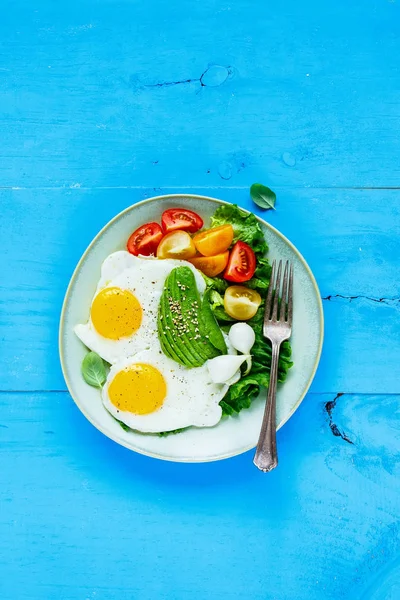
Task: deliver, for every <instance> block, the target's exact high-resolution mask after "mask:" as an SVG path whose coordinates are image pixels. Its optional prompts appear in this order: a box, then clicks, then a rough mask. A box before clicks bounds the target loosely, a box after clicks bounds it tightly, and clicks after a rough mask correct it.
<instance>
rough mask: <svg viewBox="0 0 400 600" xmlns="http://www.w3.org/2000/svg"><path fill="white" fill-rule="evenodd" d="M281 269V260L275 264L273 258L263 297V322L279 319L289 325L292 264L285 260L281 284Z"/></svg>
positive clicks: (291, 307) (274, 321)
mask: <svg viewBox="0 0 400 600" xmlns="http://www.w3.org/2000/svg"><path fill="white" fill-rule="evenodd" d="M282 270H283V261H282V260H280V261H279V262H278V266H277V263H276V260H274V262H273V263H272V272H271V279H270V282H269V287H268V293H267V297H266V299H265V318H264V322H265V323H276V322H278V321H279V322H281V323H288V325H291V324H292V317H293V265H292V264H291V263H290V261H288V260H287V261H286V263H285V268H284V271H283V283H282V286H281V278H282ZM278 313H279V319H278Z"/></svg>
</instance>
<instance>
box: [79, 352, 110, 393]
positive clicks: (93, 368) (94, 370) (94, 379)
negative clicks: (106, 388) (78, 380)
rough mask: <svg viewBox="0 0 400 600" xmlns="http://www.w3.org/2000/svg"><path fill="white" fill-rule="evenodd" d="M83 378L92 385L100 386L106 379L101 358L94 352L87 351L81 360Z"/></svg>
mask: <svg viewBox="0 0 400 600" xmlns="http://www.w3.org/2000/svg"><path fill="white" fill-rule="evenodd" d="M82 375H83V379H84V380H85V381H86V383H88V384H89V385H92V386H93V387H97V388H101V387H103V384H104V382H105V380H106V379H107V374H106V367H105V365H104V362H103V359H102V358H101V357H100V356H99V355H98V354H96V352H88V354H86V356H85V358H84V359H83V361H82Z"/></svg>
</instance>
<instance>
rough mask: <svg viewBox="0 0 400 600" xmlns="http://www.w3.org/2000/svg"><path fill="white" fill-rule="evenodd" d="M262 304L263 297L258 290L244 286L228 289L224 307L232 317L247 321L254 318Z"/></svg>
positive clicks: (233, 286) (232, 286)
mask: <svg viewBox="0 0 400 600" xmlns="http://www.w3.org/2000/svg"><path fill="white" fill-rule="evenodd" d="M260 304H261V296H260V294H259V293H258V292H257V291H256V290H251V289H250V288H247V287H245V286H244V285H231V286H229V287H228V288H226V291H225V296H224V307H225V310H226V312H227V313H228V315H229V316H230V317H233V318H234V319H237V320H238V321H247V320H248V319H251V318H252V317H254V315H255V314H256V312H257V309H258V307H259V306H260Z"/></svg>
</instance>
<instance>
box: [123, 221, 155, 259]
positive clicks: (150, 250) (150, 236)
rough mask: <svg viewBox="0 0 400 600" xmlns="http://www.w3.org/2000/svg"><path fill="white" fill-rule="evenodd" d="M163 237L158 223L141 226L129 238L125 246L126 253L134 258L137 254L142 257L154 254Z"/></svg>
mask: <svg viewBox="0 0 400 600" xmlns="http://www.w3.org/2000/svg"><path fill="white" fill-rule="evenodd" d="M163 235H164V234H163V231H162V229H161V227H160V226H159V224H158V223H147V224H146V225H142V226H141V227H139V228H138V229H136V231H134V232H133V233H132V235H131V236H130V238H129V240H128V243H127V245H126V246H127V248H128V252H130V253H131V254H134V255H135V256H138V255H139V254H143V256H150V255H151V254H155V253H156V250H157V247H158V244H159V243H160V241H161V239H162V237H163Z"/></svg>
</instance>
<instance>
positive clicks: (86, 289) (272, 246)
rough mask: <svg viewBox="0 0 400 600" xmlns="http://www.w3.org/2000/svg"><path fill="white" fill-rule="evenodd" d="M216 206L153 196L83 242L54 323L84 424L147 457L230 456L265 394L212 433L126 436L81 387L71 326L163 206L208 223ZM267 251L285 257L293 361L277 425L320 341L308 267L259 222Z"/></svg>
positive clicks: (308, 375)
mask: <svg viewBox="0 0 400 600" xmlns="http://www.w3.org/2000/svg"><path fill="white" fill-rule="evenodd" d="M220 204H227V203H225V202H222V201H221V200H216V199H214V198H208V197H205V196H194V195H190V194H187V195H186V194H178V195H170V196H159V197H157V198H150V199H149V200H145V201H143V202H139V203H138V204H135V205H133V206H131V207H130V208H127V209H126V210H124V211H123V212H121V213H120V214H119V215H117V216H116V217H115V218H114V219H112V220H111V221H110V222H109V223H108V224H107V225H106V226H105V227H104V228H103V229H102V231H100V233H99V234H98V235H97V236H96V237H95V239H94V240H93V242H92V243H91V244H90V246H89V247H88V249H87V250H86V252H85V253H84V255H83V256H82V258H81V260H80V261H79V263H78V266H77V267H76V269H75V272H74V274H73V276H72V279H71V282H70V284H69V287H68V290H67V293H66V296H65V300H64V306H63V310H62V314H61V323H60V340H59V343H60V357H61V365H62V369H63V373H64V377H65V381H66V383H67V386H68V389H69V391H70V393H71V396H72V397H73V399H74V400H75V402H76V404H77V406H78V407H79V409H80V410H81V411H82V413H83V414H84V415H85V416H86V418H87V419H88V420H89V421H90V422H91V423H92V424H93V425H94V426H95V427H97V429H99V431H101V432H102V433H104V434H105V435H106V436H108V437H109V438H111V439H113V440H114V441H115V442H117V443H118V444H121V445H123V446H126V447H127V448H129V449H131V450H135V451H136V452H140V453H142V454H147V455H149V456H152V457H154V458H160V459H164V460H172V461H181V462H206V461H212V460H220V459H223V458H228V457H230V456H235V455H236V454H240V453H242V452H245V451H246V450H250V449H251V448H253V447H254V446H255V445H256V443H257V438H258V434H259V430H260V426H261V421H262V415H263V408H264V403H265V394H262V396H260V398H259V399H258V400H256V401H255V402H253V404H252V406H251V408H249V409H247V410H243V411H242V412H241V413H240V414H239V415H238V416H236V417H229V418H227V419H225V420H223V421H222V422H221V423H219V424H218V425H216V426H215V427H211V428H201V429H196V428H190V429H188V430H187V431H185V432H183V433H180V434H177V435H170V436H167V437H158V436H155V435H143V434H139V433H134V432H126V431H124V430H123V429H122V428H121V426H120V425H119V424H118V423H117V422H116V421H115V420H114V419H113V418H112V417H111V416H110V415H109V413H108V412H107V411H106V410H105V408H104V407H103V405H102V402H101V398H100V392H99V390H97V389H95V388H92V387H90V386H89V385H87V384H86V383H85V381H84V380H83V378H82V375H81V362H82V359H83V357H84V355H85V353H86V349H85V347H84V346H83V344H82V343H81V342H80V341H79V339H78V338H77V337H76V336H75V334H74V332H73V328H74V326H75V325H76V324H77V323H84V322H86V321H87V319H88V316H89V309H90V304H91V300H92V297H93V294H94V292H95V289H96V285H97V282H98V279H99V276H100V267H101V264H102V262H103V260H104V259H105V258H106V256H108V255H109V254H111V253H112V252H115V251H116V250H121V249H124V247H125V244H126V240H127V239H128V237H129V235H130V234H131V233H132V231H134V230H135V229H136V228H137V227H139V226H140V225H142V224H143V223H146V222H150V221H159V220H160V217H161V213H162V212H163V211H164V210H166V209H167V208H173V207H177V206H178V207H179V206H180V207H184V208H189V209H191V210H194V211H196V212H198V213H199V214H200V215H201V216H202V217H203V219H204V221H205V225H208V224H209V218H210V216H211V215H212V214H213V213H214V212H215V210H216V209H217V208H218V206H219V205H220ZM259 221H260V225H261V227H262V229H263V231H264V233H265V237H266V240H267V242H268V245H269V255H268V256H269V258H270V259H273V258H279V259H280V258H282V259H290V260H291V261H292V263H293V265H294V315H293V336H292V340H291V343H292V348H293V360H294V367H293V368H292V369H291V370H290V372H289V376H288V379H287V381H286V382H285V383H284V384H283V385H281V386H280V388H279V391H278V399H277V423H278V428H279V427H281V426H282V425H283V424H284V423H285V422H286V421H287V420H288V419H289V417H290V416H291V415H292V414H293V413H294V411H295V410H296V409H297V407H298V406H299V404H300V402H301V401H302V399H303V398H304V396H305V394H306V392H307V390H308V388H309V387H310V385H311V382H312V380H313V377H314V375H315V371H316V369H317V366H318V362H319V358H320V354H321V348H322V340H323V312H322V303H321V299H320V294H319V291H318V287H317V284H316V282H315V279H314V277H313V275H312V273H311V271H310V268H309V267H308V265H307V263H306V262H305V260H304V259H303V257H302V256H301V255H300V253H299V252H298V251H297V250H296V248H295V247H294V246H293V245H292V244H291V243H290V242H289V241H288V240H287V239H286V238H285V237H284V236H283V235H282V234H280V233H279V232H278V231H277V230H276V229H274V228H273V227H271V225H268V223H266V222H265V221H263V220H261V219H259Z"/></svg>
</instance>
